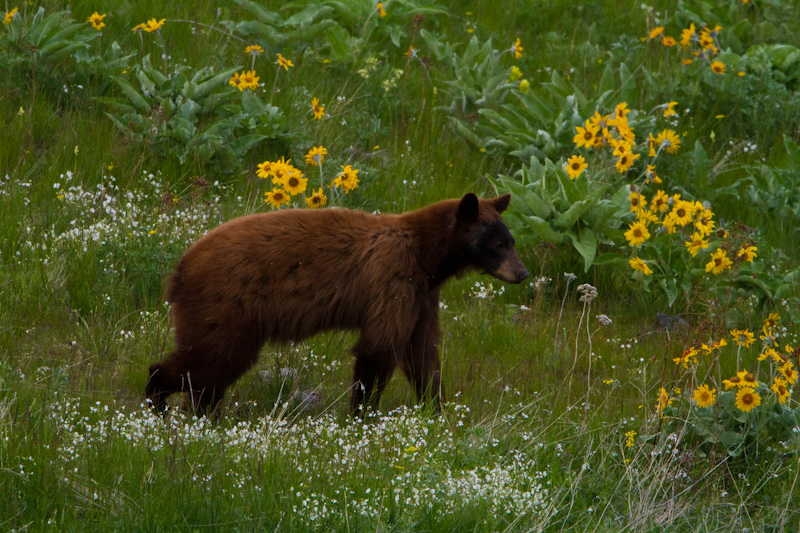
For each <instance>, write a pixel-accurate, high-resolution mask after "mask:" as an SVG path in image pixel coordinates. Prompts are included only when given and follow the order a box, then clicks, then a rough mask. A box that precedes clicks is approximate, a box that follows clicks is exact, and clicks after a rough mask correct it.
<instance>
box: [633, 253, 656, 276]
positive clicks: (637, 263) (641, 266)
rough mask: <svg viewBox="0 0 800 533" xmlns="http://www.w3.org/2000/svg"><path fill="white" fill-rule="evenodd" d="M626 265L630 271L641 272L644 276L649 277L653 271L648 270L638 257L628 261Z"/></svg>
mask: <svg viewBox="0 0 800 533" xmlns="http://www.w3.org/2000/svg"><path fill="white" fill-rule="evenodd" d="M628 264H629V265H630V267H631V268H632V269H634V270H636V271H638V272H641V273H642V274H644V275H645V276H649V275H650V274H652V273H653V271H652V270H650V267H649V266H647V263H645V262H644V261H642V260H641V259H639V258H638V257H633V258H631V259H630V260H628Z"/></svg>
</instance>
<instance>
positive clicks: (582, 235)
mask: <svg viewBox="0 0 800 533" xmlns="http://www.w3.org/2000/svg"><path fill="white" fill-rule="evenodd" d="M564 233H565V234H566V235H567V236H568V237H569V238H570V239H572V245H573V246H574V247H575V249H576V250H578V253H579V254H581V256H582V257H583V261H584V272H588V271H589V267H591V266H592V262H593V261H594V256H595V254H596V253H597V237H596V236H595V234H594V232H593V231H592V230H590V229H589V228H583V229H582V230H581V231H580V232H579V233H578V234H575V233H574V232H572V231H566V232H564Z"/></svg>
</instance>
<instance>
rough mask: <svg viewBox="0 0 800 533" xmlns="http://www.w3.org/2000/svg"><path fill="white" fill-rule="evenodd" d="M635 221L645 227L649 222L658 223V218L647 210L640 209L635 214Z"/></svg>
mask: <svg viewBox="0 0 800 533" xmlns="http://www.w3.org/2000/svg"><path fill="white" fill-rule="evenodd" d="M636 220H638V221H640V222H643V223H644V225H645V226H647V225H649V224H650V223H651V222H653V223H655V222H658V216H656V214H655V213H653V212H652V211H650V210H648V209H640V210H639V211H637V213H636Z"/></svg>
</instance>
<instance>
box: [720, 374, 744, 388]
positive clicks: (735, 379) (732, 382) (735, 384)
mask: <svg viewBox="0 0 800 533" xmlns="http://www.w3.org/2000/svg"><path fill="white" fill-rule="evenodd" d="M722 384H723V385H725V390H730V389H736V388H739V387H741V386H742V378H740V377H739V376H731V378H730V379H723V380H722Z"/></svg>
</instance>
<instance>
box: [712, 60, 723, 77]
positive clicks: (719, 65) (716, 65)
mask: <svg viewBox="0 0 800 533" xmlns="http://www.w3.org/2000/svg"><path fill="white" fill-rule="evenodd" d="M711 72H713V73H714V74H725V63H723V62H722V61H719V60H717V61H712V62H711Z"/></svg>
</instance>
